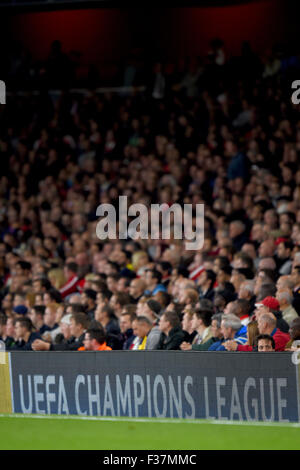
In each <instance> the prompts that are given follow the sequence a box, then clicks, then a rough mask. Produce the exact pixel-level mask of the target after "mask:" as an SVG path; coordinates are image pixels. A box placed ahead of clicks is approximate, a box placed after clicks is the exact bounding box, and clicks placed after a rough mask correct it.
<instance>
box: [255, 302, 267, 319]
mask: <svg viewBox="0 0 300 470" xmlns="http://www.w3.org/2000/svg"><path fill="white" fill-rule="evenodd" d="M268 312H269V309H268V307H266V306H265V305H260V306H259V307H256V309H255V310H254V314H255V316H256V319H257V320H258V319H259V318H260V317H261V316H262V315H263V314H264V313H268Z"/></svg>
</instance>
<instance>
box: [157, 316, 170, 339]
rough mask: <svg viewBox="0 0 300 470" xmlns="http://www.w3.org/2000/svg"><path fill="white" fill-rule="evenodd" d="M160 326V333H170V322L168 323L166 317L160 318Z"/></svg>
mask: <svg viewBox="0 0 300 470" xmlns="http://www.w3.org/2000/svg"><path fill="white" fill-rule="evenodd" d="M158 326H159V329H160V331H162V332H163V333H165V334H167V333H168V331H169V328H170V322H168V321H167V320H166V317H165V315H162V316H161V317H160V320H159V325H158Z"/></svg>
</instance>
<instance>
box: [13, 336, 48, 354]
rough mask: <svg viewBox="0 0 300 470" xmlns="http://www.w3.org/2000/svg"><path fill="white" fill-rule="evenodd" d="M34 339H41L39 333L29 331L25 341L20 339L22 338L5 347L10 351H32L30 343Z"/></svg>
mask: <svg viewBox="0 0 300 470" xmlns="http://www.w3.org/2000/svg"><path fill="white" fill-rule="evenodd" d="M36 339H42V338H41V335H40V334H39V333H31V335H30V336H29V338H28V341H27V342H26V343H25V341H24V340H23V339H22V340H19V341H16V342H15V343H14V344H12V345H11V346H10V347H7V349H9V350H10V351H32V347H31V345H32V343H33V341H35V340H36Z"/></svg>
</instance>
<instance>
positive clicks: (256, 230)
mask: <svg viewBox="0 0 300 470" xmlns="http://www.w3.org/2000/svg"><path fill="white" fill-rule="evenodd" d="M263 238H264V230H263V227H262V226H261V225H260V224H254V225H253V227H252V229H251V240H253V241H258V242H260V241H262V240H263Z"/></svg>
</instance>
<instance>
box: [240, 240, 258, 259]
mask: <svg viewBox="0 0 300 470" xmlns="http://www.w3.org/2000/svg"><path fill="white" fill-rule="evenodd" d="M242 252H243V253H246V255H248V256H250V258H252V259H255V258H256V251H255V248H254V245H252V243H244V245H243V246H242Z"/></svg>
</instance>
